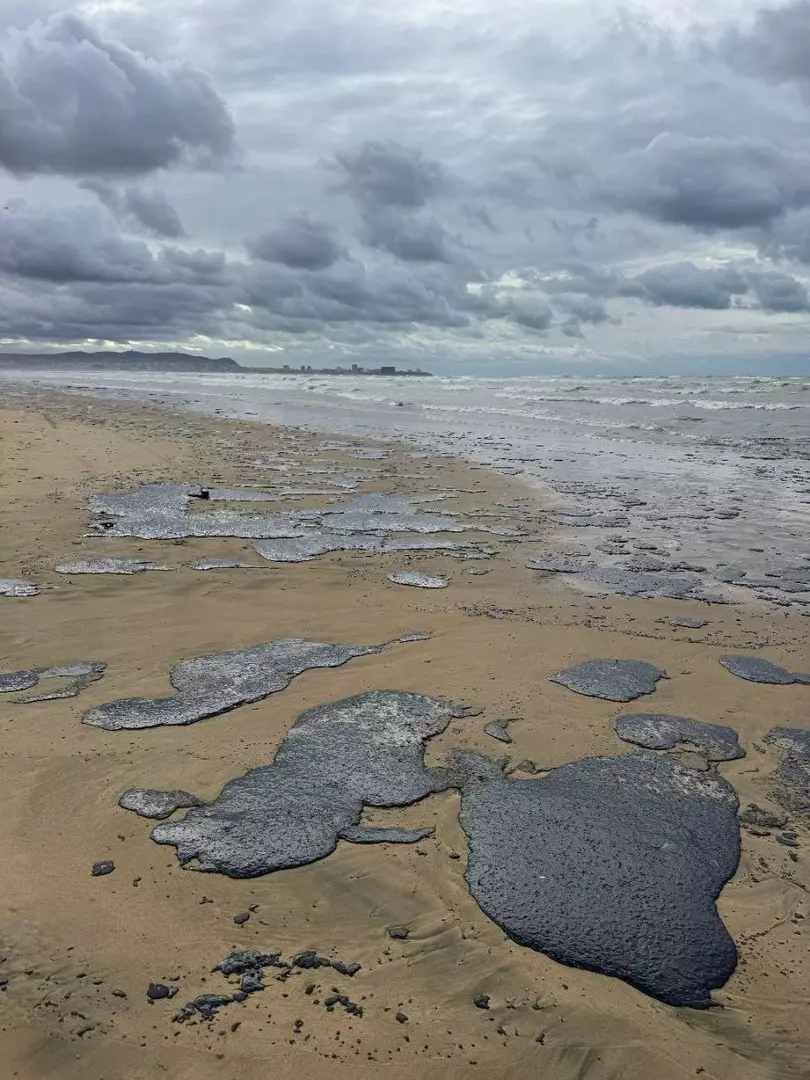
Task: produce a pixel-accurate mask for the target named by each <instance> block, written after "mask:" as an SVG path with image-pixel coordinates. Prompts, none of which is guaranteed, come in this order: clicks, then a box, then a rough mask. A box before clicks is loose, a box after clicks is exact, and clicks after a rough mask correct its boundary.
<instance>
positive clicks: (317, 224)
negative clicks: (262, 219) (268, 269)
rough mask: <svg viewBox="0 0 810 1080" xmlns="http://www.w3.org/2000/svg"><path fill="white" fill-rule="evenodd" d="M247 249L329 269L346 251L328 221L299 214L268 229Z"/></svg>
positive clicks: (289, 263) (268, 258)
mask: <svg viewBox="0 0 810 1080" xmlns="http://www.w3.org/2000/svg"><path fill="white" fill-rule="evenodd" d="M247 248H248V250H249V251H250V253H251V254H252V255H253V256H254V257H255V258H257V259H263V260H264V261H265V262H271V263H283V264H284V265H285V266H291V267H295V268H297V269H301V270H326V269H327V267H329V266H331V265H332V263H334V262H336V261H337V260H338V259H339V258H340V257H341V255H343V254H344V250H343V248H342V247H341V246H340V244H339V243H338V241H337V240H336V238H335V235H334V229H333V228H332V226H331V225H329V223H328V222H325V221H318V220H317V219H315V218H313V217H310V216H309V215H308V214H296V215H291V216H290V217H288V218H286V219H285V220H284V221H282V222H281V223H280V224H278V225H276V226H274V227H273V228H271V229H268V230H267V232H264V233H262V234H261V235H260V236H257V237H256V238H255V239H253V240H248V242H247Z"/></svg>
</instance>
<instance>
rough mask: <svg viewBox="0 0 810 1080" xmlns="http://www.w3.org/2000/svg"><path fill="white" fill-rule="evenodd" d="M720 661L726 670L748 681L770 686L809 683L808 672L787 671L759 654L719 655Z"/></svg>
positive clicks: (809, 675)
mask: <svg viewBox="0 0 810 1080" xmlns="http://www.w3.org/2000/svg"><path fill="white" fill-rule="evenodd" d="M720 663H721V664H722V666H723V667H724V668H725V669H726V671H730V672H731V674H732V675H736V676H737V678H739V679H746V680H747V681H748V682H757V683H765V684H767V685H771V686H789V685H790V684H791V683H803V684H807V683H810V674H806V673H804V672H800V671H788V669H787V668H783V667H780V665H779V664H774V663H771V661H770V660H763V659H762V657H760V656H721V657H720Z"/></svg>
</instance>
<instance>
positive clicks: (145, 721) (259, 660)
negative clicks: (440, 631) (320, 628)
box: [82, 634, 425, 731]
mask: <svg viewBox="0 0 810 1080" xmlns="http://www.w3.org/2000/svg"><path fill="white" fill-rule="evenodd" d="M424 637H425V635H420V634H412V635H409V636H406V637H402V638H397V639H395V640H394V641H391V642H386V643H384V644H382V645H335V644H332V643H330V642H321V641H307V640H305V639H304V638H278V639H277V640H275V641H267V642H264V643H263V644H261V645H253V646H251V647H250V648H247V649H234V650H233V651H232V652H220V653H209V654H208V655H207V656H197V657H194V658H193V659H191V660H184V661H183V662H182V663H180V664H178V665H177V666H176V667H173V668H172V670H171V674H170V679H171V684H172V686H173V687H174V689H175V690H176V691H177V692H176V694H175V695H174V696H173V697H166V698H121V699H119V700H118V701H110V702H108V703H107V704H105V705H100V706H98V708H95V709H90V710H89V711H88V712H86V713H85V714H84V717H83V718H82V720H83V723H85V724H91V725H92V726H93V727H100V728H105V729H106V730H107V731H121V730H123V729H129V728H151V727H161V726H164V725H166V726H169V725H175V724H193V723H195V722H196V721H197V720H203V719H205V718H206V717H208V716H218V715H220V714H221V713H225V712H229V711H230V710H231V709H235V708H237V707H238V706H240V705H246V704H249V703H250V702H253V701H260V700H261V699H262V698H265V697H269V695H270V694H275V693H277V692H278V691H279V690H284V689H285V688H286V687H287V686H289V685H290V683H291V682H292V680H293V679H294V678H295V676H296V675H300V674H301V673H302V672H304V671H309V670H311V669H313V668H335V667H341V666H342V665H343V664H345V663H347V662H348V661H349V660H352V659H354V657H357V656H368V655H369V654H371V653H380V652H383V650H385V649H387V648H388V647H389V646H390V645H395V644H400V643H403V642H406V641H415V640H424Z"/></svg>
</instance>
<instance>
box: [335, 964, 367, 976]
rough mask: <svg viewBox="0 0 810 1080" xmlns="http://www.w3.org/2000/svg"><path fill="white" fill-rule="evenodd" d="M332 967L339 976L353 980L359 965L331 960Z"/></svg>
mask: <svg viewBox="0 0 810 1080" xmlns="http://www.w3.org/2000/svg"><path fill="white" fill-rule="evenodd" d="M332 967H333V968H334V969H335V971H338V972H340V974H341V975H348V976H349V978H353V977H354V976H355V975H356V974H357V972H358V971H359V970H360V964H344V963H343V961H342V960H333V961H332Z"/></svg>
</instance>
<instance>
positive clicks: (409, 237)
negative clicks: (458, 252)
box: [363, 208, 454, 263]
mask: <svg viewBox="0 0 810 1080" xmlns="http://www.w3.org/2000/svg"><path fill="white" fill-rule="evenodd" d="M363 224H364V226H365V228H364V231H363V241H364V243H365V244H366V245H367V246H368V247H372V248H378V249H380V250H381V251H387V252H389V253H390V254H391V255H394V256H396V258H398V259H402V260H403V262H443V263H450V262H453V261H454V257H453V255H452V253H451V251H450V250H449V248H448V241H449V239H450V238H449V236H448V234H447V231H446V230H445V229H444V227H443V226H442V225H440V224H439V222H438V221H437V220H436V219H435V218H433V217H425V216H424V215H415V214H404V213H401V212H400V211H397V210H392V209H389V208H374V209H370V210H368V211H366V212H365V213H364V214H363Z"/></svg>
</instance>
